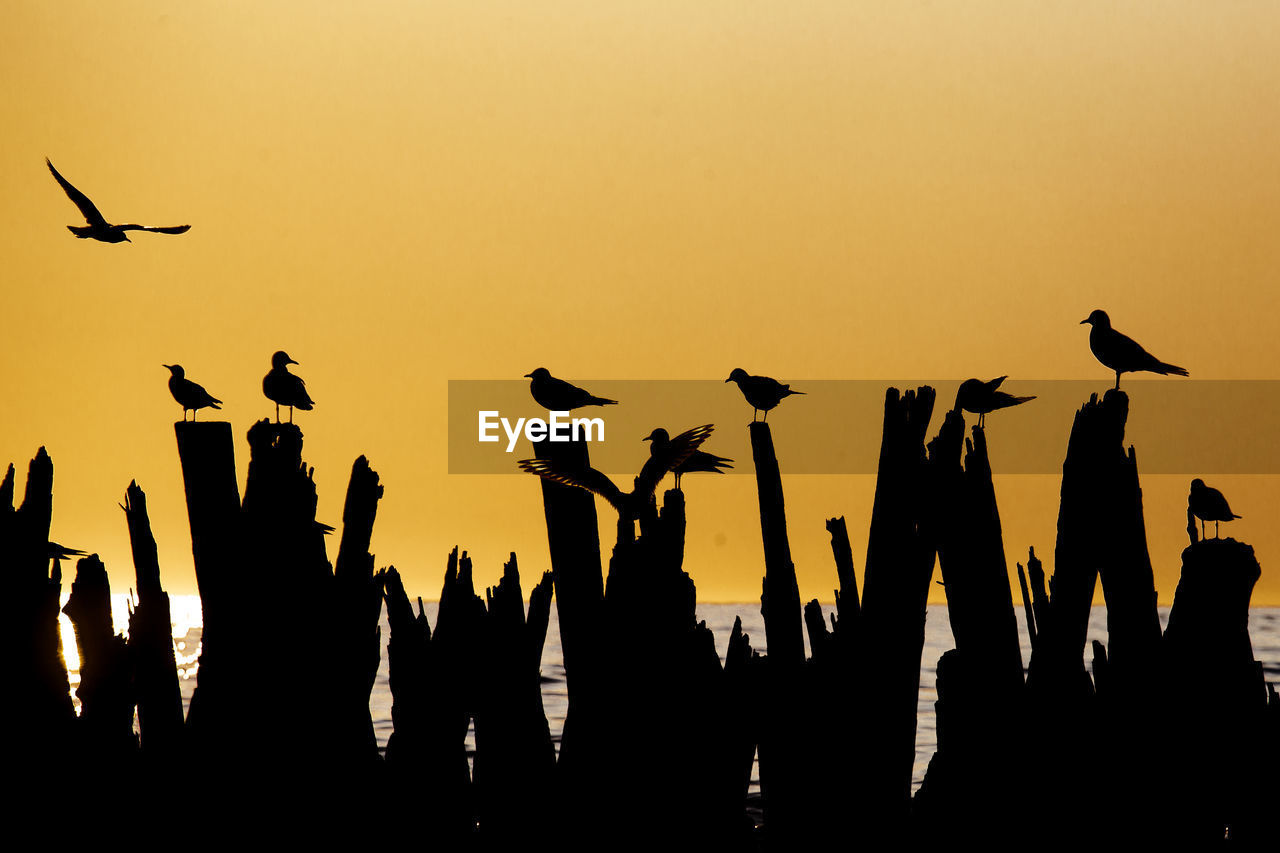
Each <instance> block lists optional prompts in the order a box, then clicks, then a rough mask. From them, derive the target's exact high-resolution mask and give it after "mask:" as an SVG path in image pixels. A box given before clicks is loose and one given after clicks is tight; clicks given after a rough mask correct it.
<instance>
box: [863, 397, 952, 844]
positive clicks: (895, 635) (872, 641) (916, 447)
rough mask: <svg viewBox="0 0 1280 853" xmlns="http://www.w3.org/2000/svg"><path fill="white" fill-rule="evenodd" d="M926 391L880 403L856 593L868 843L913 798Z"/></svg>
mask: <svg viewBox="0 0 1280 853" xmlns="http://www.w3.org/2000/svg"><path fill="white" fill-rule="evenodd" d="M934 398H935V394H934V390H933V389H932V388H930V387H929V386H927V385H926V386H922V387H920V388H918V389H917V390H915V391H910V390H908V391H907V392H906V393H904V394H900V393H899V391H898V389H896V388H890V389H889V390H888V392H887V393H886V394H885V405H884V432H883V437H882V440H881V444H880V462H879V470H878V473H877V476H876V491H875V502H874V505H873V509H872V514H871V531H870V534H869V537H868V541H867V566H866V571H865V575H864V578H863V586H862V611H861V612H862V617H861V618H862V635H863V637H864V642H863V649H862V654H863V667H864V673H865V675H864V677H863V679H862V681H863V684H864V685H865V696H866V699H865V700H864V709H865V715H864V723H863V727H862V746H863V764H862V766H860V767H859V768H858V771H857V772H858V774H859V789H860V792H861V793H860V797H859V806H860V807H861V810H862V821H863V826H864V831H865V832H866V833H867V837H869V838H873V839H881V840H887V839H891V838H896V837H900V833H901V832H902V831H904V830H905V821H906V818H907V810H908V806H909V803H910V796H911V773H912V767H913V765H914V763H915V741H916V706H917V701H918V697H919V692H920V655H921V653H922V651H923V648H924V621H925V605H926V603H927V601H928V595H929V583H930V579H931V578H932V576H933V564H934V547H933V543H932V542H931V541H930V540H929V538H928V537H927V536H926V535H925V533H924V531H923V530H922V524H923V523H924V520H925V514H926V492H925V489H926V475H925V467H924V466H925V446H924V438H925V431H926V430H927V429H928V427H929V419H930V417H931V416H932V414H933V404H934Z"/></svg>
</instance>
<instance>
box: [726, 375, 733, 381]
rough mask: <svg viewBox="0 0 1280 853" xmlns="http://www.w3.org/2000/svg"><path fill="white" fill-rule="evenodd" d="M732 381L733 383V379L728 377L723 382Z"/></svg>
mask: <svg viewBox="0 0 1280 853" xmlns="http://www.w3.org/2000/svg"><path fill="white" fill-rule="evenodd" d="M732 381H733V377H732V376H730V377H729V378H728V379H726V380H725V382H732Z"/></svg>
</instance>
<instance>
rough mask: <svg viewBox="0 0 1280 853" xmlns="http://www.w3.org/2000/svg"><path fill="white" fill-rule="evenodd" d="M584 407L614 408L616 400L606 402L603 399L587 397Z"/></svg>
mask: <svg viewBox="0 0 1280 853" xmlns="http://www.w3.org/2000/svg"><path fill="white" fill-rule="evenodd" d="M586 405H588V406H616V405H618V401H617V400H606V399H605V398H604V397H588V398H587V402H586Z"/></svg>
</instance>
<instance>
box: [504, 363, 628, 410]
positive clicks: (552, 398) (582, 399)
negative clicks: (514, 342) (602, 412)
mask: <svg viewBox="0 0 1280 853" xmlns="http://www.w3.org/2000/svg"><path fill="white" fill-rule="evenodd" d="M525 378H526V379H529V380H532V381H530V382H529V393H530V394H532V395H533V399H534V400H535V401H537V403H538V405H539V406H541V407H542V408H544V409H547V410H548V411H552V412H567V411H570V410H572V409H577V408H580V407H582V406H616V405H617V404H618V401H617V400H608V399H606V398H604V397H596V396H594V395H593V394H590V393H589V392H587V391H585V390H584V389H582V388H579V387H578V386H577V385H570V384H569V383H568V382H565V381H564V380H563V379H556V378H555V377H554V376H552V375H551V372H550V371H549V370H547V369H546V368H545V367H539V368H538V369H537V370H535V371H533V373H526V374H525Z"/></svg>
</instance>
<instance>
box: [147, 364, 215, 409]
mask: <svg viewBox="0 0 1280 853" xmlns="http://www.w3.org/2000/svg"><path fill="white" fill-rule="evenodd" d="M160 366H161V367H167V368H169V393H170V394H172V395H173V399H175V400H177V401H178V402H179V403H181V404H182V420H183V421H186V419H187V409H190V410H191V420H192V421H194V420H195V419H196V412H197V411H198V410H200V409H204V408H211V409H221V408H222V407H221V406H219V405H218V404H219V403H221V402H222V401H221V400H219V399H218V398H216V397H214V396H212V395H211V394H210V393H209V392H208V391H206V390H204V388H203V387H202V386H200V385H197V384H196V383H194V382H192V381H191V380H190V379H188V378H187V376H186V372H185V371H184V370H183V369H182V365H181V364H162V365H160Z"/></svg>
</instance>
